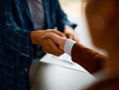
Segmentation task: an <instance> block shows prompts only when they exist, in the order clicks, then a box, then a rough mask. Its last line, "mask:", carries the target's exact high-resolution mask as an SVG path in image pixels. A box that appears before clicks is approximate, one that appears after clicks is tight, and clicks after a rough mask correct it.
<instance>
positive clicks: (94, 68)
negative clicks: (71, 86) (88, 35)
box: [72, 43, 119, 90]
mask: <svg viewBox="0 0 119 90" xmlns="http://www.w3.org/2000/svg"><path fill="white" fill-rule="evenodd" d="M72 60H73V61H74V62H77V63H78V64H80V65H81V66H83V67H84V68H85V69H86V70H87V71H89V72H90V73H95V72H98V71H102V70H104V69H105V68H104V64H105V62H106V60H107V57H106V56H104V55H102V54H100V53H98V52H96V51H94V50H91V49H89V48H87V47H85V46H83V45H81V44H77V43H76V44H75V45H74V46H73V48H72ZM83 90H119V73H118V71H116V72H115V74H114V75H113V74H112V75H107V77H105V76H104V78H103V77H102V79H100V80H98V81H97V82H95V83H94V84H93V85H91V86H90V87H88V88H87V89H83Z"/></svg>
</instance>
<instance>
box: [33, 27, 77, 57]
mask: <svg viewBox="0 0 119 90" xmlns="http://www.w3.org/2000/svg"><path fill="white" fill-rule="evenodd" d="M50 32H52V33H55V34H57V35H59V36H61V37H65V36H66V37H67V38H70V39H72V40H75V41H77V42H79V39H78V36H77V35H76V34H75V32H74V30H73V28H72V27H71V26H68V25H66V26H64V34H62V33H61V32H59V31H57V30H54V29H48V30H37V31H32V32H31V40H32V44H40V45H41V46H42V47H43V50H46V51H47V52H49V53H50V54H53V55H56V56H60V55H62V54H63V53H64V52H63V51H62V50H60V49H59V48H58V47H57V45H56V44H55V43H54V42H53V41H52V40H51V39H47V40H46V39H41V37H42V36H43V35H44V34H46V33H50Z"/></svg>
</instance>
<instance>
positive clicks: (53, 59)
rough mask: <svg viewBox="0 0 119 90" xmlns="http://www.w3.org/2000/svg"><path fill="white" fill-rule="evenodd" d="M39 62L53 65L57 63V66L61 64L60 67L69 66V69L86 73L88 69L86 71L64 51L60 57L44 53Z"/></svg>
mask: <svg viewBox="0 0 119 90" xmlns="http://www.w3.org/2000/svg"><path fill="white" fill-rule="evenodd" d="M40 62H44V63H49V64H54V65H58V66H61V67H65V68H69V69H73V70H79V71H82V72H87V73H88V71H86V70H85V69H84V68H83V67H81V66H80V65H79V64H77V63H75V62H73V61H72V60H71V57H70V56H69V55H68V54H66V53H64V54H63V55H61V56H60V57H57V56H54V55H52V54H46V55H45V56H44V57H43V58H42V59H41V60H40Z"/></svg>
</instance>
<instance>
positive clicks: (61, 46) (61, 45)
mask: <svg viewBox="0 0 119 90" xmlns="http://www.w3.org/2000/svg"><path fill="white" fill-rule="evenodd" d="M42 38H43V39H51V40H52V41H53V42H54V43H56V44H57V45H58V47H59V49H61V50H62V51H64V45H65V43H66V41H67V38H66V37H61V36H59V35H57V34H55V33H46V34H44V35H43V36H42ZM45 51H46V50H45ZM46 52H47V51H46Z"/></svg>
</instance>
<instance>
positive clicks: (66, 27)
mask: <svg viewBox="0 0 119 90" xmlns="http://www.w3.org/2000/svg"><path fill="white" fill-rule="evenodd" d="M69 29H71V30H73V27H71V26H69V25H65V26H64V32H65V31H67V30H69Z"/></svg>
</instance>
